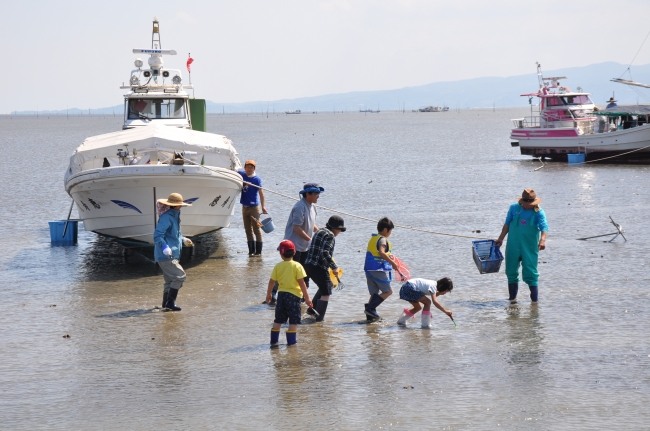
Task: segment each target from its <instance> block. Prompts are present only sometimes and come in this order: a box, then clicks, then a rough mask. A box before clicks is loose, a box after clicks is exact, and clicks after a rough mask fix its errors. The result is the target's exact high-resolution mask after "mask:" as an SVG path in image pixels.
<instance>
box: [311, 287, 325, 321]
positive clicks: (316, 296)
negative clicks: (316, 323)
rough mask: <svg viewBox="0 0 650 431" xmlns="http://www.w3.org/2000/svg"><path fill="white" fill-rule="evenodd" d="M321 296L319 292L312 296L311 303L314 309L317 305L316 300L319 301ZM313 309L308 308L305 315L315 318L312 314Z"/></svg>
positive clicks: (314, 314)
mask: <svg viewBox="0 0 650 431" xmlns="http://www.w3.org/2000/svg"><path fill="white" fill-rule="evenodd" d="M321 296H323V295H321V294H320V290H319V291H318V292H316V295H314V297H313V298H312V299H311V303H312V304H313V305H314V308H316V306H317V305H318V300H319V299H320V297H321ZM314 308H308V309H307V314H309V315H310V316H316V313H314Z"/></svg>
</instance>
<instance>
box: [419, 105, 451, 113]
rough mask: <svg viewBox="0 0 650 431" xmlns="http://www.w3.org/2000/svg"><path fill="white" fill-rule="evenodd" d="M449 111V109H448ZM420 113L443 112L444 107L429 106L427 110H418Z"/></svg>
mask: <svg viewBox="0 0 650 431" xmlns="http://www.w3.org/2000/svg"><path fill="white" fill-rule="evenodd" d="M447 110H449V108H447ZM418 111H420V112H442V111H443V107H442V106H427V107H426V108H420V109H418Z"/></svg>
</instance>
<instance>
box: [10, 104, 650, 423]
mask: <svg viewBox="0 0 650 431" xmlns="http://www.w3.org/2000/svg"><path fill="white" fill-rule="evenodd" d="M522 115H525V111H521V110H497V111H496V112H492V111H476V110H466V111H462V112H461V113H456V112H448V113H430V114H412V113H407V114H390V113H386V114H385V113H381V114H378V115H365V116H364V115H362V114H358V113H350V114H342V115H339V114H337V115H333V114H331V113H330V114H319V115H293V116H283V115H282V116H281V115H277V116H269V117H268V118H267V117H266V116H261V115H259V116H252V115H251V116H214V117H210V118H209V121H208V122H209V126H210V131H212V132H216V133H222V134H225V135H227V136H228V137H230V138H231V139H232V140H233V142H234V143H235V146H236V148H237V149H238V151H239V152H240V157H241V159H242V160H245V159H248V158H254V159H256V160H257V162H258V173H259V175H260V176H261V177H262V178H263V180H264V185H265V186H266V187H268V188H270V189H273V190H277V191H280V192H283V193H287V194H290V195H292V196H297V192H298V190H300V188H301V185H302V183H303V182H305V181H316V182H319V183H320V184H321V185H323V186H324V187H325V188H326V192H325V193H323V194H322V196H321V199H320V201H319V203H320V204H322V205H324V206H328V207H333V208H339V209H341V210H343V211H346V212H350V213H354V214H358V215H362V216H365V217H370V218H374V219H377V218H379V217H381V216H384V215H387V216H389V217H391V218H392V219H393V220H394V221H395V223H398V224H401V225H410V226H415V227H421V228H425V229H431V230H436V231H441V232H449V233H455V234H461V235H476V236H481V237H483V236H485V237H488V238H493V237H495V236H497V235H498V233H499V232H500V227H501V225H502V223H503V219H504V217H505V213H506V211H507V208H508V205H509V204H510V203H511V202H513V201H514V198H515V197H516V196H518V195H519V194H520V193H521V190H522V189H523V188H524V187H532V188H534V189H535V190H536V191H537V193H538V195H539V196H541V197H542V199H543V202H542V206H543V207H544V209H545V211H546V213H547V216H548V219H549V224H550V229H551V232H550V235H549V240H548V243H547V250H545V251H543V252H541V254H540V265H539V266H540V272H541V281H540V301H541V303H540V305H539V307H537V308H533V307H531V305H530V302H529V301H528V299H527V295H526V293H527V292H526V290H527V289H526V287H525V285H522V289H521V290H520V302H519V304H518V305H517V306H514V307H511V306H509V305H508V304H507V301H506V298H507V296H506V295H507V286H506V280H505V275H504V274H503V272H500V273H498V274H488V275H480V274H479V273H478V271H477V269H476V267H475V266H474V263H473V260H472V257H471V240H470V239H466V238H455V237H445V236H437V235H431V234H425V233H419V232H414V231H409V230H405V229H395V230H394V232H393V236H391V241H392V242H393V245H394V248H395V253H396V254H397V255H398V256H400V257H401V258H402V260H404V261H405V262H407V263H408V264H409V265H410V267H411V271H412V273H413V275H415V276H420V277H426V278H439V277H442V276H449V277H451V278H452V279H453V280H454V284H455V288H454V291H453V292H452V293H451V294H449V295H446V296H444V297H442V299H441V302H442V303H443V304H444V305H445V306H446V307H447V308H450V309H451V310H453V312H454V316H455V318H456V321H457V323H458V325H459V326H458V328H455V327H454V325H453V323H452V322H451V321H450V320H449V319H448V318H447V317H446V316H444V315H443V314H442V313H440V312H438V311H437V310H434V312H433V313H434V314H433V323H432V329H431V330H422V329H420V328H419V327H418V325H417V323H418V322H419V316H418V322H416V323H411V324H409V326H408V327H407V328H401V327H398V326H397V325H396V324H395V321H396V319H397V318H398V317H399V315H400V313H401V310H402V308H404V306H405V305H407V304H406V303H405V302H404V301H401V300H399V297H398V294H397V292H398V290H399V289H398V286H397V285H394V288H395V287H397V289H396V292H395V295H393V296H392V297H391V298H389V299H388V300H387V301H386V302H385V303H384V304H383V305H382V306H381V307H380V308H379V312H380V314H382V315H383V316H384V317H385V319H384V320H383V321H382V322H381V323H377V324H372V325H366V324H363V323H362V322H363V319H364V315H363V303H364V302H365V301H366V300H367V299H368V294H367V290H366V287H365V277H364V275H363V271H362V268H363V258H364V251H365V244H366V243H367V239H368V236H369V235H370V233H372V232H373V230H374V225H373V223H370V222H367V221H363V220H357V219H353V218H350V217H344V218H345V223H346V225H347V226H348V231H347V232H345V233H342V234H341V235H339V236H338V237H337V245H336V252H335V257H336V259H337V262H338V263H339V265H340V266H341V267H342V268H343V269H344V270H345V274H344V276H343V281H344V282H345V285H346V288H345V289H344V290H343V291H340V292H336V293H335V294H334V295H333V297H332V300H331V303H330V308H329V309H328V313H327V319H326V322H325V323H324V324H314V325H302V326H301V327H300V329H299V333H298V340H299V344H298V346H297V347H295V348H290V349H287V348H285V347H284V346H283V347H281V348H280V349H276V350H270V349H269V348H268V344H267V343H268V337H269V327H270V323H271V321H272V319H273V311H272V309H270V308H268V307H267V306H264V305H261V304H260V302H261V301H262V300H263V299H264V294H265V287H266V283H267V281H268V277H269V275H270V272H271V269H272V267H273V265H274V264H275V263H277V262H278V260H279V259H278V256H277V252H276V251H275V245H276V244H277V243H278V242H279V241H280V240H281V239H282V232H283V227H284V224H285V222H286V219H287V215H288V213H289V211H290V208H291V205H292V202H291V201H289V200H287V199H285V198H281V197H277V196H274V195H271V194H267V201H268V204H267V205H268V208H269V211H270V213H271V215H272V217H273V219H274V222H275V225H276V231H275V232H273V233H272V234H269V235H267V236H266V237H265V241H266V242H265V244H266V248H265V251H264V254H263V256H262V257H261V258H253V259H251V258H249V257H248V256H247V255H246V254H245V251H246V242H245V237H244V235H243V231H242V226H241V225H242V224H241V221H240V219H239V217H238V211H239V208H237V210H236V216H235V218H234V220H233V223H232V226H231V227H230V228H229V229H224V230H223V231H222V232H220V233H217V234H215V235H212V236H210V237H208V238H205V239H203V240H201V241H200V242H198V244H197V247H196V250H194V253H193V254H191V255H190V254H189V253H188V254H187V255H186V256H184V260H183V265H184V266H185V268H186V269H187V273H188V281H187V283H186V284H185V286H184V287H183V289H182V290H181V292H180V294H179V298H178V303H179V305H180V306H182V307H183V311H182V312H180V313H162V312H157V310H155V309H154V307H155V306H157V305H159V302H160V300H161V295H162V292H161V291H162V276H161V275H160V273H159V272H157V271H156V267H155V265H154V264H153V263H152V262H151V256H150V255H147V254H146V253H145V254H144V255H143V254H139V253H136V252H135V251H133V250H128V251H127V250H124V249H123V248H122V247H121V246H119V245H117V244H115V243H113V242H110V241H108V240H105V239H103V238H100V237H97V236H96V235H95V234H93V233H90V232H84V231H83V229H82V228H80V232H79V245H78V246H76V247H52V246H50V244H49V231H48V227H47V221H49V220H55V219H61V218H65V216H66V214H67V209H68V206H69V202H70V201H69V198H68V196H67V195H66V194H65V192H64V190H63V173H64V170H65V168H66V166H67V163H68V158H69V156H70V154H71V153H72V151H73V150H74V148H75V147H76V146H77V145H79V144H80V143H81V142H82V140H83V139H84V137H86V136H91V135H95V134H99V133H105V132H110V131H114V130H118V129H119V127H120V121H119V118H113V117H106V118H96V117H95V118H75V119H70V120H65V119H61V118H53V117H50V118H49V119H47V118H39V119H35V118H24V117H23V118H16V117H13V119H12V118H11V117H0V129H1V132H2V133H1V134H0V143H1V146H2V150H3V153H4V157H3V159H2V169H1V170H0V179H1V181H2V184H3V186H4V189H5V190H4V192H5V193H4V197H5V207H6V211H5V217H3V218H2V220H0V233H1V235H0V245H1V246H2V249H3V250H4V253H2V255H1V256H0V267H1V268H2V274H3V283H2V285H3V288H2V304H3V305H4V307H3V312H2V314H0V328H2V329H1V336H0V388H2V389H1V390H0V417H2V418H3V425H2V427H3V428H6V429H33V428H55V429H56V428H58V429H64V428H65V429H70V428H73V429H105V428H118V427H119V428H131V429H150V428H159V427H162V426H165V425H169V426H172V427H174V428H182V429H204V428H226V427H228V428H231V429H253V428H265V429H297V428H300V429H304V428H306V427H310V428H313V429H325V428H335V429H361V428H364V429H386V428H396V429H404V428H412V427H420V428H421V427H424V428H444V429H467V428H480V429H494V428H504V429H585V428H614V427H616V428H625V429H644V428H646V427H647V423H648V422H649V421H650V413H649V412H648V409H647V408H646V406H647V404H648V402H650V385H649V383H650V382H649V378H650V375H649V372H648V366H649V365H650V343H649V342H648V337H647V334H648V332H650V323H649V311H650V304H649V302H648V296H649V293H648V290H647V287H648V284H649V283H648V282H649V279H650V275H649V273H648V267H649V266H650V258H649V256H650V246H649V245H648V244H650V230H649V229H648V227H647V216H646V214H647V213H646V211H647V210H648V209H650V204H649V200H648V192H647V190H646V184H647V183H648V177H649V175H650V168H649V167H646V166H628V165H604V166H595V165H583V166H568V165H566V164H563V163H552V164H548V165H547V167H545V168H543V169H541V170H539V171H536V172H532V171H533V169H534V168H536V167H538V166H539V163H538V162H536V161H532V160H530V159H528V158H524V157H521V156H519V155H518V151H517V149H511V148H510V145H509V142H510V141H509V138H508V131H509V127H510V124H511V123H510V121H509V119H510V118H516V117H520V116H522ZM73 214H74V213H73ZM330 215H331V213H329V212H327V211H325V210H320V211H319V215H318V224H320V225H323V224H324V223H325V221H326V220H327V217H329V216H330ZM610 215H611V216H612V217H613V218H614V220H616V221H617V222H618V223H621V224H622V225H623V227H624V228H625V231H626V237H627V239H628V241H627V242H624V241H623V240H622V239H621V238H620V237H619V238H618V239H616V240H615V241H614V242H613V243H606V242H603V240H602V239H596V240H590V241H576V238H579V237H583V236H590V235H598V234H604V233H608V232H612V231H613V227H612V226H611V224H610V223H609V218H608V216H610ZM476 230H480V231H481V233H478V234H477V233H473V231H476ZM502 271H503V268H502ZM311 292H312V294H313V293H314V290H313V289H312V290H311ZM66 334H67V335H69V336H70V338H63V336H64V335H66ZM281 342H282V343H284V334H282V335H281Z"/></svg>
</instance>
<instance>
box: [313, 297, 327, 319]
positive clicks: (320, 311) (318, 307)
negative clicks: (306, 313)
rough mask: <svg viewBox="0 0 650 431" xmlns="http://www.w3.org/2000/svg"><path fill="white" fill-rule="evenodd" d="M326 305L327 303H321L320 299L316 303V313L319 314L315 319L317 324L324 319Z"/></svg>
mask: <svg viewBox="0 0 650 431" xmlns="http://www.w3.org/2000/svg"><path fill="white" fill-rule="evenodd" d="M328 304H329V301H323V300H322V299H319V300H318V303H317V304H316V312H317V313H318V314H319V316H318V317H317V318H316V321H317V322H322V321H323V319H325V312H326V311H327V305H328Z"/></svg>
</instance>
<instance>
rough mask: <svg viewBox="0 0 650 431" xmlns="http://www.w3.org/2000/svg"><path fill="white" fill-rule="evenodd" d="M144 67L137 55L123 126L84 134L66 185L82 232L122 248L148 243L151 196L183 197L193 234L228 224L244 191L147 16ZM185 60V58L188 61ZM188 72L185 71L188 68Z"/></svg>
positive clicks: (227, 144) (231, 157) (234, 161)
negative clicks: (149, 39) (149, 29)
mask: <svg viewBox="0 0 650 431" xmlns="http://www.w3.org/2000/svg"><path fill="white" fill-rule="evenodd" d="M133 53H134V54H149V55H150V57H149V59H148V66H149V67H148V68H143V62H142V60H141V59H139V58H138V59H136V60H135V63H134V64H135V67H136V68H137V69H135V70H132V71H131V74H130V78H129V85H126V86H124V85H123V86H122V87H120V88H123V89H128V90H130V91H129V92H128V93H127V94H125V96H124V104H125V112H124V123H123V126H122V129H123V130H121V131H116V132H112V133H107V134H103V135H98V136H92V137H89V138H87V139H86V140H85V141H84V142H83V143H82V144H81V145H80V146H79V147H78V148H77V149H76V150H75V152H74V154H73V155H72V157H70V164H69V166H68V169H67V170H66V173H65V177H64V183H65V190H66V192H67V193H68V194H69V195H70V197H71V198H72V199H73V201H74V203H73V205H76V206H77V208H78V211H79V217H80V219H81V220H82V221H83V222H84V228H85V230H87V231H92V232H95V233H97V234H99V235H103V236H106V237H109V238H111V239H114V240H116V241H118V242H120V243H122V244H124V245H130V246H150V245H152V244H153V232H154V230H155V228H156V224H157V221H158V208H157V200H158V199H161V198H166V197H168V196H169V195H170V194H171V193H180V194H181V195H183V197H184V199H185V202H186V203H191V204H192V206H191V207H186V208H184V209H183V235H184V236H186V237H190V238H192V237H197V236H200V235H205V234H208V233H211V232H214V231H217V230H219V229H221V228H224V227H227V226H228V225H229V224H230V219H231V218H232V215H233V213H234V203H235V200H236V198H237V195H238V194H239V193H240V192H241V189H242V184H243V183H242V178H241V176H240V175H239V174H238V173H237V170H238V169H240V168H241V163H240V161H239V158H238V154H237V151H236V150H235V147H234V146H233V145H232V142H231V141H230V140H229V139H228V138H226V137H225V136H222V135H217V134H213V133H206V132H205V121H206V112H205V100H202V99H190V97H189V94H188V93H187V92H186V90H188V89H193V87H192V85H184V84H183V78H182V74H181V71H180V70H178V69H167V68H165V67H163V59H162V56H163V55H175V54H176V51H173V50H163V49H162V47H161V45H160V32H159V22H158V20H157V19H156V18H154V21H153V31H152V46H151V49H134V50H133ZM188 64H189V60H188ZM188 70H189V68H188Z"/></svg>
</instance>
